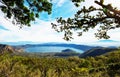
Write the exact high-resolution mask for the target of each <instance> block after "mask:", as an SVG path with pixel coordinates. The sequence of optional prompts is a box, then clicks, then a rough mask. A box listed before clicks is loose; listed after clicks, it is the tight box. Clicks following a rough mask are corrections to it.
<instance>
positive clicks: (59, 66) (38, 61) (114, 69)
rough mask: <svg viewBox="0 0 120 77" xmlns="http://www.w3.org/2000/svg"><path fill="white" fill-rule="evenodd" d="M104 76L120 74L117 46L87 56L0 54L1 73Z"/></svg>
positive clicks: (8, 76)
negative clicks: (107, 50)
mask: <svg viewBox="0 0 120 77" xmlns="http://www.w3.org/2000/svg"><path fill="white" fill-rule="evenodd" d="M103 76H104V77H119V76H120V50H117V51H113V52H110V53H107V54H104V55H101V56H97V57H87V58H79V57H78V56H73V57H67V58H60V57H36V56H35V55H34V56H32V57H31V56H29V55H27V56H24V55H21V56H20V55H15V54H14V55H13V54H0V77H103Z"/></svg>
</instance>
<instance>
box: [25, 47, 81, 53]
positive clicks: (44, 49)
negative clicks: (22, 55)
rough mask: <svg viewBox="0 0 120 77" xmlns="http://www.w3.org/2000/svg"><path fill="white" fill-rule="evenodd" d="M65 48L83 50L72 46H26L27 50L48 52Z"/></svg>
mask: <svg viewBox="0 0 120 77" xmlns="http://www.w3.org/2000/svg"><path fill="white" fill-rule="evenodd" d="M65 49H71V50H73V51H76V52H79V53H82V52H83V51H82V50H79V49H75V48H71V47H57V46H40V47H27V48H25V51H26V52H41V53H47V52H61V51H62V50H65Z"/></svg>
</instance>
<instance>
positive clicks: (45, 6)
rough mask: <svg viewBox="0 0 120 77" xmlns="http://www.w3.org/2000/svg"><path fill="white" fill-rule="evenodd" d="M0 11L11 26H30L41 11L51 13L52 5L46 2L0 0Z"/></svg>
mask: <svg viewBox="0 0 120 77" xmlns="http://www.w3.org/2000/svg"><path fill="white" fill-rule="evenodd" d="M0 3H1V5H0V9H1V11H2V12H3V13H5V15H6V17H7V18H9V19H12V23H13V24H19V25H27V26H30V22H31V21H35V18H39V13H40V12H42V11H45V12H48V14H50V13H51V10H52V4H51V3H50V2H49V1H48V0H0Z"/></svg>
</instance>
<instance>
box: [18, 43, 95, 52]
mask: <svg viewBox="0 0 120 77" xmlns="http://www.w3.org/2000/svg"><path fill="white" fill-rule="evenodd" d="M39 46H56V47H71V48H75V49H79V50H83V51H87V50H89V49H91V48H94V46H87V45H78V44H65V43H44V44H26V45H19V47H22V48H27V47H39Z"/></svg>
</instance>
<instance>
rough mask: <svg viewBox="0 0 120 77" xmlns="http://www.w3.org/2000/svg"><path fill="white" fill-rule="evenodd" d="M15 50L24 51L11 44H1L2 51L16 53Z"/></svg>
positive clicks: (0, 49)
mask: <svg viewBox="0 0 120 77" xmlns="http://www.w3.org/2000/svg"><path fill="white" fill-rule="evenodd" d="M15 52H23V49H22V48H15V47H12V46H10V45H5V44H0V53H1V54H3V53H15Z"/></svg>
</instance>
